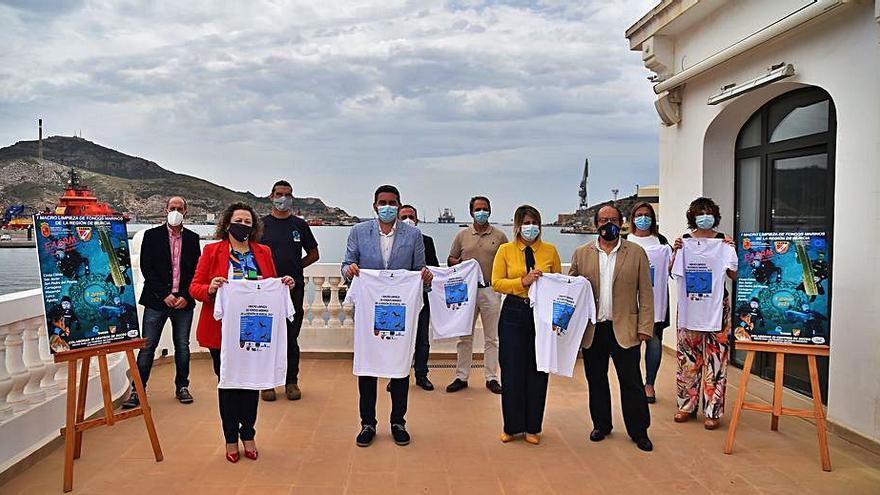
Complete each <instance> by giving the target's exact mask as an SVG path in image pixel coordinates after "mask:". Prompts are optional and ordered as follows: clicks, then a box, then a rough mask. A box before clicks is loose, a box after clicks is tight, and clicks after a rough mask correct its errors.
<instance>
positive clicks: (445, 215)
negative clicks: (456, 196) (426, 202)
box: [437, 208, 455, 223]
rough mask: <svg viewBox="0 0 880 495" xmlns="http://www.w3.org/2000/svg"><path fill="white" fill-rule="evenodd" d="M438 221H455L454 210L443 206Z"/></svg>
mask: <svg viewBox="0 0 880 495" xmlns="http://www.w3.org/2000/svg"><path fill="white" fill-rule="evenodd" d="M437 223H455V215H453V214H452V210H450V209H449V208H443V210H442V211H441V212H440V216H439V217H437Z"/></svg>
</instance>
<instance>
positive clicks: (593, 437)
mask: <svg viewBox="0 0 880 495" xmlns="http://www.w3.org/2000/svg"><path fill="white" fill-rule="evenodd" d="M610 434H611V432H610V431H609V432H605V431H602V430H600V429H598V428H596V429H595V430H593V431H591V432H590V441H592V442H601V441H602V440H605V437H606V436H608V435H610Z"/></svg>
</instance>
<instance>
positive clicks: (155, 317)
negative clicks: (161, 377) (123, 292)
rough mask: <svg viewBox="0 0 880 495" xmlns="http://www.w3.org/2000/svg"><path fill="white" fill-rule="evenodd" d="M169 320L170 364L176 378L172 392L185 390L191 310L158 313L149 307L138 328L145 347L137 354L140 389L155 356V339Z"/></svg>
mask: <svg viewBox="0 0 880 495" xmlns="http://www.w3.org/2000/svg"><path fill="white" fill-rule="evenodd" d="M169 318H170V319H171V339H172V340H173V341H174V364H175V366H176V368H177V375H175V377H174V386H175V390H180V389H181V388H183V387H189V334H190V328H191V327H192V319H193V310H192V308H187V309H172V308H167V309H164V310H162V311H158V310H155V309H152V308H144V321H143V324H142V325H141V332H143V337H144V338H145V339H147V345H146V347H144V348H143V349H141V350H139V351H138V356H137V365H138V372H139V373H140V375H141V380H143V382H144V388H146V386H147V380H149V379H150V370H152V369H153V360H154V359H155V356H156V347H158V346H159V338H161V337H162V329H163V328H164V327H165V322H166V321H167V320H168V319H169Z"/></svg>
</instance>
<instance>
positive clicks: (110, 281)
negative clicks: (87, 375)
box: [34, 215, 140, 353]
mask: <svg viewBox="0 0 880 495" xmlns="http://www.w3.org/2000/svg"><path fill="white" fill-rule="evenodd" d="M34 226H35V227H36V231H37V235H36V238H37V255H38V256H39V261H40V282H41V285H42V288H43V304H44V307H45V310H46V328H47V330H48V333H49V347H50V349H51V351H52V352H53V353H56V352H64V351H69V350H74V349H81V348H84V347H92V346H96V345H102V344H109V343H112V342H119V341H123V340H129V339H134V338H138V337H139V336H140V331H139V327H138V319H137V307H136V306H135V304H136V303H135V294H134V285H133V284H132V273H131V256H130V254H129V250H128V233H127V232H126V228H125V222H124V221H123V219H122V217H111V216H59V215H36V216H34Z"/></svg>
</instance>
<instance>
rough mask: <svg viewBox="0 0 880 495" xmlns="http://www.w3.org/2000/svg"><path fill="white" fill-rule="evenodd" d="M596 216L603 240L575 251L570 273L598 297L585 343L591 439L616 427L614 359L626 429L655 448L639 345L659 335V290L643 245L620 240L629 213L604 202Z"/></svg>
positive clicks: (647, 448) (643, 444)
mask: <svg viewBox="0 0 880 495" xmlns="http://www.w3.org/2000/svg"><path fill="white" fill-rule="evenodd" d="M593 220H594V222H595V224H596V226H597V227H598V229H599V238H598V239H597V240H596V241H593V242H591V243H589V244H585V245H583V246H581V247H579V248H577V250H575V252H574V255H573V256H572V258H571V270H570V271H569V275H573V276H575V275H581V276H584V277H586V278H587V279H588V280H589V281H590V285H592V287H593V295H594V297H595V299H596V322H597V323H596V324H595V325H593V324H592V323H591V324H590V325H589V326H588V327H587V330H586V332H585V333H584V340H583V343H582V347H583V354H584V372H585V374H586V376H587V384H588V386H589V394H590V417H591V418H592V420H593V431H592V432H590V440H592V441H594V442H599V441H601V440H603V439H604V438H605V436H606V435H608V434H609V433H611V429H612V425H611V389H610V388H609V386H608V359H609V357H610V358H611V359H613V360H614V369H615V370H616V371H617V380H618V381H619V382H620V399H621V403H622V405H623V419H624V423H625V424H626V432H627V433H628V434H629V436H630V438H632V440H633V441H634V442H635V443H636V444H637V445H638V447H639V448H640V449H642V450H644V451H646V452H650V451H651V450H653V445H652V444H651V440H650V439H648V427H649V426H650V424H651V416H650V413H649V412H648V400H647V397H646V396H645V388H644V384H643V383H642V371H641V369H640V368H639V363H640V361H641V351H640V349H641V346H640V345H639V344H640V343H641V342H642V341H644V340H648V339H650V338H651V337H652V336H653V335H654V294H653V289H652V288H651V273H650V268H649V265H648V257H647V255H646V254H645V251H644V250H643V249H642V248H641V247H640V246H639V245H637V244H634V243H632V242H629V241H626V240H623V239H621V238H620V225H621V222H622V220H623V216H622V215H621V213H620V210H619V209H617V207H615V206H610V205H609V206H603V207H602V208H600V209H599V210H598V211H597V212H596V215H595V217H594V219H593ZM664 273H665V272H664ZM660 276H663V275H662V274H661V275H660Z"/></svg>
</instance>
